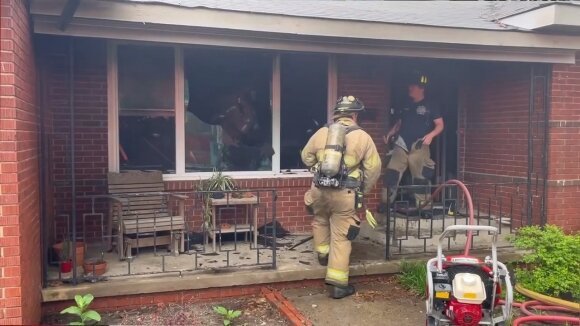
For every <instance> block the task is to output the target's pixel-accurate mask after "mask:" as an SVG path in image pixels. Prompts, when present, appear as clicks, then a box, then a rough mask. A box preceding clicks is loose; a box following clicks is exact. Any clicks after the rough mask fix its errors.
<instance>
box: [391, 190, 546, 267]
mask: <svg viewBox="0 0 580 326" xmlns="http://www.w3.org/2000/svg"><path fill="white" fill-rule="evenodd" d="M438 187H443V190H442V191H441V192H440V193H439V194H438V195H437V196H436V197H433V198H431V202H429V203H428V204H426V205H424V207H421V206H422V205H419V207H417V204H416V198H415V195H416V194H419V195H423V194H431V193H433V191H434V190H435V189H436V188H438ZM467 187H468V189H469V191H470V192H471V197H472V199H473V207H474V224H475V225H486V226H495V227H497V229H498V233H499V234H500V235H506V234H511V233H512V232H513V231H514V228H517V227H521V226H524V225H526V224H527V222H526V221H528V217H527V213H528V212H531V214H535V215H538V214H540V212H541V211H542V210H541V208H535V207H533V203H531V204H528V202H527V201H526V198H527V192H526V187H525V184H518V183H472V184H469V183H468V184H467ZM422 198H425V197H422ZM429 198H430V196H429V195H428V196H427V199H429ZM537 218H539V217H537ZM532 220H536V217H534V216H533V219H532ZM468 223H469V213H468V208H467V201H466V198H465V197H464V194H463V193H462V191H461V190H460V189H459V188H458V187H457V186H456V185H429V186H425V185H421V186H414V185H411V186H402V187H399V189H398V192H397V197H396V200H395V201H394V203H393V204H392V205H391V206H390V208H389V209H388V210H386V212H385V220H384V232H385V234H384V235H385V258H386V259H387V260H389V259H392V258H396V257H400V256H403V255H413V254H425V253H435V252H436V248H437V243H436V242H437V241H436V239H437V238H438V236H439V234H441V233H442V232H443V231H444V230H445V228H446V227H448V226H450V225H458V224H468ZM488 236H489V235H487V234H481V232H476V233H475V234H474V237H473V243H472V248H473V249H478V248H486V247H489V241H490V239H488ZM454 240H456V241H453V240H452V239H451V238H450V239H448V243H447V250H451V251H454V250H457V251H459V250H460V248H461V247H462V246H463V245H464V244H465V242H464V241H465V238H463V237H460V238H457V237H455V239H454ZM501 240H503V242H500V246H503V247H507V246H511V245H510V244H509V243H508V242H507V240H506V239H505V237H502V238H501ZM455 242H457V243H455Z"/></svg>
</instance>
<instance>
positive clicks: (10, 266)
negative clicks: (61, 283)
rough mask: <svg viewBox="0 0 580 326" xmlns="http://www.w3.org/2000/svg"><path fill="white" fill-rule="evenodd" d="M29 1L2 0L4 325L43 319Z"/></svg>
mask: <svg viewBox="0 0 580 326" xmlns="http://www.w3.org/2000/svg"><path fill="white" fill-rule="evenodd" d="M25 3H26V2H25V1H21V0H0V5H1V37H2V40H1V42H2V43H1V54H0V57H1V74H0V77H1V82H2V84H1V88H0V324H11V325H18V324H32V323H38V322H39V321H40V303H41V298H40V283H41V255H40V226H39V223H40V219H39V195H38V141H37V139H38V138H37V137H38V135H37V116H36V106H35V95H36V94H35V92H36V91H35V83H36V79H35V65H34V52H33V46H32V34H31V29H30V27H31V26H30V21H29V17H28V12H27V8H26V7H25Z"/></svg>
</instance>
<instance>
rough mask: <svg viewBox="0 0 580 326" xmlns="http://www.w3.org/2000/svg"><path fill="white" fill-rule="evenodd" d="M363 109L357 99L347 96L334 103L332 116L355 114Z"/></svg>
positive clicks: (362, 105)
mask: <svg viewBox="0 0 580 326" xmlns="http://www.w3.org/2000/svg"><path fill="white" fill-rule="evenodd" d="M364 109H365V105H364V104H363V102H362V101H361V100H359V99H358V98H356V97H354V96H352V95H348V96H342V97H340V98H339V99H338V100H337V101H336V106H335V107H334V115H340V114H343V113H356V112H362V111H364Z"/></svg>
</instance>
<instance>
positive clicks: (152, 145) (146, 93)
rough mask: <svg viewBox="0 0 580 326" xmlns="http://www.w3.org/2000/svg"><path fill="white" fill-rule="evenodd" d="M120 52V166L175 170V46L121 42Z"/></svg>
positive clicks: (128, 168) (139, 168)
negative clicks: (138, 44) (125, 43)
mask: <svg viewBox="0 0 580 326" xmlns="http://www.w3.org/2000/svg"><path fill="white" fill-rule="evenodd" d="M117 56H118V62H119V65H118V71H119V81H118V84H119V92H118V94H119V162H120V169H121V170H162V171H164V172H166V173H174V172H175V96H174V87H175V83H174V80H175V77H174V76H175V74H174V54H173V48H171V47H153V46H134V45H121V46H119V47H118V49H117Z"/></svg>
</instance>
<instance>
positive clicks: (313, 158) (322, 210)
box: [302, 96, 381, 299]
mask: <svg viewBox="0 0 580 326" xmlns="http://www.w3.org/2000/svg"><path fill="white" fill-rule="evenodd" d="M363 110H364V105H363V103H362V102H361V101H359V100H358V99H356V98H355V97H354V96H344V97H342V98H340V99H339V100H338V102H337V104H336V107H335V109H334V117H333V118H334V122H333V123H331V124H330V125H328V126H325V127H323V128H321V129H320V130H318V131H317V132H316V133H315V134H314V135H313V136H312V137H311V138H310V140H309V141H308V143H307V144H306V147H304V149H303V150H302V161H303V162H304V164H306V165H307V166H308V167H310V168H311V171H312V172H313V173H314V178H313V183H312V187H311V189H310V190H309V191H308V192H307V193H306V195H305V204H306V205H307V206H309V207H310V208H311V209H312V211H313V213H314V221H313V222H312V232H313V236H314V248H315V250H316V252H317V254H318V261H319V262H320V264H321V265H324V266H328V267H327V269H326V283H327V284H329V285H331V286H332V290H331V296H332V297H333V298H335V299H340V298H344V297H346V296H349V295H351V294H353V293H354V287H353V286H352V285H349V284H348V271H349V267H348V266H349V259H350V252H351V241H352V240H354V239H355V238H356V236H357V235H358V233H359V230H360V219H359V217H358V215H357V213H356V210H357V208H362V200H363V198H362V197H363V194H364V193H367V192H369V191H370V190H371V189H372V187H373V186H374V185H375V183H376V181H377V179H378V178H379V175H380V171H381V159H380V155H379V153H378V152H377V149H376V146H375V143H374V142H373V140H372V139H371V137H370V136H369V135H368V134H367V133H366V132H364V131H363V130H362V129H361V128H360V127H359V126H358V125H357V116H358V113H359V112H361V111H363ZM369 214H370V213H369ZM367 216H368V215H367ZM369 223H370V221H369Z"/></svg>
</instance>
